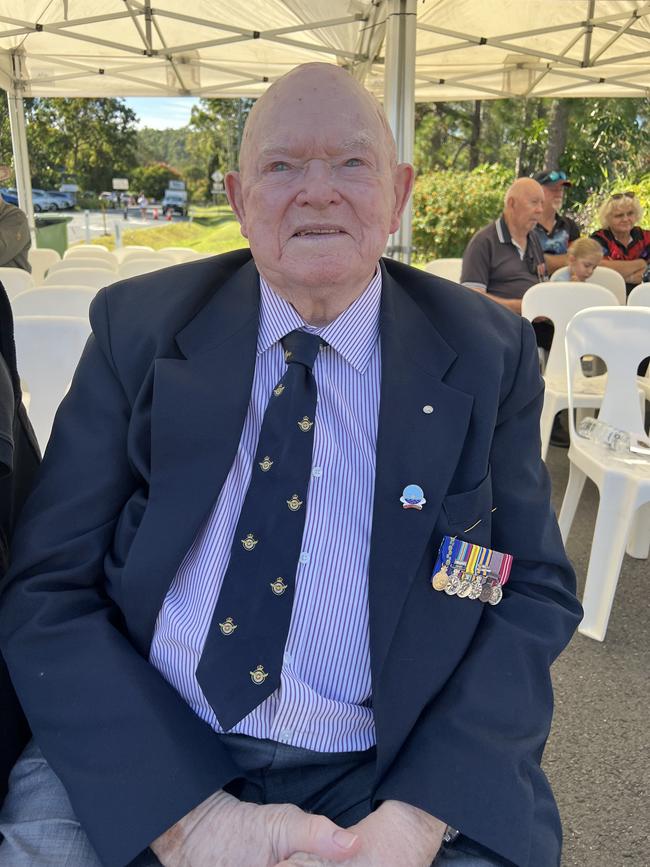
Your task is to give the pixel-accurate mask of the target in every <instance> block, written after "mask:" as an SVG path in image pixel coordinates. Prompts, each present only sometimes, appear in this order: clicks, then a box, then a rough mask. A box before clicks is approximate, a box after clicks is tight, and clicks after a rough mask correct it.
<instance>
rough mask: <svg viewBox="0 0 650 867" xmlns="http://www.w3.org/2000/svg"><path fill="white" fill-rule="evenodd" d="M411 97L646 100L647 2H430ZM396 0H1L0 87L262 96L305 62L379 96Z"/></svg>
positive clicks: (33, 91) (420, 26)
mask: <svg viewBox="0 0 650 867" xmlns="http://www.w3.org/2000/svg"><path fill="white" fill-rule="evenodd" d="M405 6H406V7H407V8H408V7H409V6H410V8H411V9H414V10H415V14H416V15H417V22H416V39H415V91H414V94H415V99H416V101H431V100H459V99H476V98H480V99H496V98H502V97H508V96H523V97H526V96H562V97H565V96H581V97H605V96H648V95H649V94H650V64H649V63H648V58H650V2H646V0H545V2H544V3H540V2H539V0H493V2H492V3H485V2H484V0H422V2H417V3H413V4H412V5H411V4H408V3H406V4H405ZM391 7H394V2H392V0H280V2H271V0H246V2H243V3H242V2H237V0H232V2H230V3H215V2H214V0H194V2H193V3H190V4H188V3H186V2H180V0H155V2H154V5H153V8H152V5H151V2H150V0H0V86H2V87H4V88H5V89H6V90H8V91H11V90H14V91H17V92H21V93H22V95H23V96H62V97H65V96H96V97H99V96H179V95H193V96H205V97H240V96H259V94H260V93H261V92H262V91H263V90H264V89H265V88H266V87H267V85H268V82H269V81H273V80H275V79H276V78H278V77H279V76H281V75H282V74H283V73H284V72H286V71H287V70H288V69H290V68H292V67H293V66H295V65H296V64H299V63H304V62H307V61H313V60H323V61H329V62H333V63H338V64H341V65H346V66H348V67H349V68H351V69H352V70H353V71H354V72H355V74H356V75H358V76H359V77H360V78H362V79H363V80H364V81H365V82H366V85H367V86H368V87H369V88H370V89H371V90H373V91H374V92H375V93H376V94H377V95H378V96H382V95H383V93H384V73H385V63H384V56H383V51H384V37H385V30H386V18H387V15H388V12H389V10H390V8H391Z"/></svg>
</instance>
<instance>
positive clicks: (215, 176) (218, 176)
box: [210, 169, 223, 184]
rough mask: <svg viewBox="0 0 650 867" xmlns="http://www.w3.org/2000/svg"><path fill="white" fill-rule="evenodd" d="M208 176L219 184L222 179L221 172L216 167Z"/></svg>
mask: <svg viewBox="0 0 650 867" xmlns="http://www.w3.org/2000/svg"><path fill="white" fill-rule="evenodd" d="M210 177H211V178H212V180H213V181H214V182H215V184H220V183H221V182H222V181H223V175H222V174H221V172H220V171H219V169H217V171H216V172H212V174H211V175H210Z"/></svg>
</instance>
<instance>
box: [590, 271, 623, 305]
mask: <svg viewBox="0 0 650 867" xmlns="http://www.w3.org/2000/svg"><path fill="white" fill-rule="evenodd" d="M589 282H590V283H596V284H597V285H598V286H604V287H605V288H606V289H611V291H612V292H613V293H614V295H616V297H617V298H618V303H619V304H625V300H626V291H625V280H624V279H623V277H622V276H621V275H620V274H619V273H618V271H613V270H612V269H611V268H604V267H603V266H602V265H599V266H598V267H597V268H594V272H593V274H592V275H591V277H590V278H589Z"/></svg>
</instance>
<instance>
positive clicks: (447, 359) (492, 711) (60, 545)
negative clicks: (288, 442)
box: [0, 251, 580, 867]
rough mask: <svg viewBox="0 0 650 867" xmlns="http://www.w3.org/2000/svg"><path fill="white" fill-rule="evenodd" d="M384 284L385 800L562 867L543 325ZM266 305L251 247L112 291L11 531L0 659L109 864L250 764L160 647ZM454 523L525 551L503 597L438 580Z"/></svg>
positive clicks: (558, 631)
mask: <svg viewBox="0 0 650 867" xmlns="http://www.w3.org/2000/svg"><path fill="white" fill-rule="evenodd" d="M382 271H383V294H382V306H381V326H380V328H381V354H382V384H381V404H380V413H379V430H378V441H377V473H376V481H375V499H374V514H373V530H372V541H371V558H370V578H369V596H370V598H369V605H370V647H371V663H372V683H373V709H374V713H375V720H376V729H377V768H376V780H375V786H374V791H373V798H374V800H375V802H380V801H382V800H385V799H388V798H395V799H398V800H402V801H406V802H409V803H411V804H414V805H416V806H419V807H422V808H424V809H425V810H428V811H429V812H430V813H432V814H433V815H435V816H437V817H439V818H441V819H443V820H444V821H446V822H448V823H450V824H451V825H453V826H454V827H457V828H460V829H462V831H463V832H464V833H465V834H467V835H468V836H469V837H471V838H473V839H475V840H478V841H480V842H481V843H483V844H484V845H486V846H488V847H489V848H490V849H493V850H494V851H495V852H498V853H499V854H501V855H502V856H504V857H505V858H508V859H510V860H511V861H512V862H514V863H515V864H517V865H521V867H550V865H553V864H558V863H559V857H560V856H559V852H560V840H561V829H560V822H559V817H558V814H557V809H556V806H555V803H554V800H553V796H552V794H551V791H550V788H549V786H548V783H547V781H546V778H545V777H544V774H543V773H542V771H541V769H540V764H539V763H540V759H541V756H542V750H543V747H544V743H545V740H546V737H547V735H548V731H549V725H550V720H551V711H552V694H551V682H550V676H549V665H550V663H551V662H552V661H553V659H554V658H555V657H556V655H557V654H558V653H559V652H560V651H561V650H562V648H563V647H564V646H565V645H566V643H567V641H568V640H569V638H570V636H571V634H572V632H573V630H574V628H575V627H576V625H577V623H578V621H579V619H580V607H579V605H578V603H577V601H576V599H575V596H574V589H575V587H574V576H573V573H572V570H571V567H570V565H569V563H568V561H567V559H566V557H565V553H564V549H563V546H562V543H561V540H560V536H559V532H558V529H557V525H556V521H555V517H554V515H553V513H552V511H551V507H550V504H549V480H548V476H547V473H546V470H545V468H544V465H543V464H542V462H541V460H540V439H539V413H540V407H541V403H542V392H543V385H542V380H541V378H540V376H539V372H538V362H537V352H536V348H535V340H534V336H533V332H532V329H531V328H530V326H529V324H528V323H526V322H525V321H523V320H522V319H521V318H520V317H517V316H515V315H513V314H512V313H510V312H509V311H507V310H504V309H503V308H501V307H499V306H498V305H496V304H494V303H493V302H492V301H490V300H489V299H485V298H484V297H481V296H480V295H479V294H477V293H475V292H472V291H470V290H466V289H463V288H462V287H459V286H457V285H455V284H452V283H449V282H448V281H445V280H441V279H438V278H436V277H432V276H431V275H429V274H426V273H425V272H423V271H418V270H415V269H412V268H409V267H407V266H404V265H401V264H398V263H395V262H392V261H390V260H386V261H384V262H383V263H382ZM258 311H259V285H258V274H257V271H256V269H255V265H254V263H253V261H252V259H251V258H250V253H249V251H237V252H234V253H229V254H226V255H223V256H218V257H215V258H213V259H208V260H203V261H198V262H193V263H188V264H185V265H180V266H177V267H173V268H169V269H166V270H163V271H157V272H155V273H153V274H148V275H146V276H142V277H138V278H135V279H132V280H128V281H124V282H122V283H117V284H115V285H113V286H110V287H108V288H107V289H105V290H102V291H101V292H100V293H99V295H98V296H97V298H96V300H95V301H94V303H93V306H92V310H91V320H92V325H93V336H92V337H91V338H90V340H89V342H88V345H87V347H86V349H85V352H84V354H83V357H82V359H81V362H80V364H79V367H78V369H77V372H76V374H75V377H74V380H73V383H72V387H71V389H70V391H69V393H68V395H67V397H66V398H65V400H64V401H63V404H62V406H61V408H60V410H59V413H58V415H57V418H56V422H55V425H54V431H53V434H52V438H51V440H50V444H49V446H48V449H47V452H46V455H45V459H44V462H43V466H42V470H41V474H40V480H39V483H38V485H37V487H36V490H35V492H34V493H33V495H32V497H31V499H30V501H29V502H28V504H27V506H26V508H25V510H24V512H23V516H22V520H21V524H20V527H19V529H18V531H17V534H16V538H15V548H14V551H15V554H14V556H15V560H14V564H13V568H12V570H11V573H10V575H9V577H8V580H7V582H6V583H5V591H4V596H3V599H2V605H1V606H0V635H1V641H2V649H3V651H4V653H5V655H6V659H7V661H8V664H9V666H10V669H11V672H12V676H13V678H14V682H15V684H16V688H17V690H18V693H19V696H20V698H21V700H22V702H23V706H24V708H25V710H26V712H27V715H28V718H29V720H30V723H31V725H32V728H33V730H34V732H35V734H36V737H37V739H38V741H39V743H40V745H41V747H42V749H43V752H44V753H45V756H46V757H47V758H48V760H49V761H50V763H51V764H52V766H53V768H54V770H55V771H56V772H57V774H58V775H59V776H60V778H61V780H62V781H63V783H64V785H65V786H66V788H67V790H68V793H69V795H70V799H71V801H72V805H73V807H74V809H75V811H76V813H77V815H78V817H79V819H80V820H81V822H82V824H83V825H84V827H85V828H86V830H87V832H88V834H89V836H90V838H91V840H92V842H93V844H94V846H95V847H96V849H97V851H98V853H99V855H100V857H101V859H102V861H103V862H104V863H105V864H106V865H108V867H120V865H123V864H125V863H126V862H128V861H129V860H130V859H132V858H133V857H135V855H136V854H137V853H138V852H139V851H140V850H142V849H144V848H145V847H146V846H147V845H148V844H149V842H150V841H151V840H153V839H154V838H155V837H157V836H158V835H159V834H160V833H162V831H164V830H165V829H166V828H168V827H169V826H170V825H172V824H173V823H174V822H175V821H176V820H177V819H178V818H180V817H181V816H182V815H184V814H185V813H187V812H188V811H189V810H190V809H191V808H192V807H194V806H195V805H196V804H198V803H199V802H200V801H202V800H203V799H204V798H206V797H207V796H208V795H210V794H211V793H212V792H214V791H215V790H216V789H218V788H219V787H221V786H222V785H224V784H226V783H227V782H228V781H230V780H231V779H233V778H234V777H236V776H237V773H238V772H237V768H236V767H235V766H234V765H233V763H232V761H231V759H230V758H229V756H228V755H227V753H226V752H225V750H224V748H223V747H222V746H221V744H220V742H219V740H218V738H217V737H215V735H214V732H213V731H212V729H210V728H209V726H207V725H206V724H205V723H204V722H202V721H201V720H200V719H198V718H197V717H196V716H195V714H194V713H193V712H192V711H191V710H190V708H189V707H188V706H187V705H186V704H185V702H184V701H183V700H182V699H181V698H180V696H179V695H178V694H177V693H176V692H175V690H174V689H173V688H172V687H170V686H169V685H168V684H167V683H166V681H165V680H164V679H163V678H162V677H161V676H160V675H159V673H158V672H157V671H156V670H155V669H154V668H153V667H152V666H151V665H150V664H149V662H148V661H147V657H148V649H149V645H150V642H151V638H152V633H153V629H154V625H155V621H156V616H157V614H158V611H159V609H160V606H161V603H162V600H163V598H164V596H165V593H166V592H167V589H168V587H169V585H170V582H171V581H172V579H173V577H174V575H175V573H176V570H177V567H178V565H179V563H180V562H181V560H182V558H183V556H184V555H185V553H186V552H187V550H188V548H189V546H190V544H191V542H192V540H193V539H194V536H195V534H196V532H197V530H198V529H199V528H200V526H201V524H202V522H203V521H204V519H205V517H206V516H207V514H208V512H209V510H210V509H211V507H212V506H213V504H214V501H215V499H216V496H217V494H218V492H219V490H220V489H221V486H222V484H223V482H224V480H225V478H226V475H227V473H228V470H229V468H230V466H231V464H232V461H233V458H234V455H235V451H236V449H237V446H238V443H239V438H240V433H241V429H242V425H243V421H244V417H245V414H246V411H247V408H248V403H249V396H250V389H251V382H252V377H253V371H254V364H255V354H256V341H257V328H258ZM427 404H429V405H431V406H432V407H433V412H432V413H424V412H423V407H424V406H425V405H427ZM409 483H416V484H419V485H420V486H421V487H422V488H423V489H424V492H425V496H426V499H427V503H426V506H425V507H424V508H423V509H422V511H417V510H404V509H403V508H402V505H401V503H400V495H401V493H402V490H403V488H404V487H405V485H407V484H409ZM469 528H472V529H469ZM445 533H453V534H458V535H460V536H461V537H462V538H465V539H467V540H468V541H471V542H477V543H479V544H481V545H488V546H490V547H492V548H495V549H497V550H499V551H505V552H508V553H510V554H512V555H513V556H514V564H513V568H512V573H511V577H510V582H509V584H508V585H507V589H506V592H505V595H504V599H503V601H502V602H501V603H500V604H499V605H497V606H494V607H492V606H489V605H484V604H483V603H481V602H478V601H472V600H469V599H461V598H458V597H455V596H448V595H447V594H445V593H438V592H436V591H434V590H433V589H432V587H431V583H430V577H431V571H432V566H433V563H434V560H435V556H436V553H437V550H438V548H439V545H440V542H441V539H442V536H443V534H445Z"/></svg>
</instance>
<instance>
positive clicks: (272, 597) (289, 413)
mask: <svg viewBox="0 0 650 867" xmlns="http://www.w3.org/2000/svg"><path fill="white" fill-rule="evenodd" d="M322 342H323V341H322V340H321V338H320V337H318V336H317V335H315V334H308V333H307V332H306V331H292V332H291V334H288V335H287V336H286V337H284V338H283V340H282V346H283V348H284V358H285V361H286V363H287V370H286V373H285V374H284V376H283V377H282V379H281V380H280V382H279V383H278V384H277V385H276V386H275V388H274V389H273V392H272V394H271V397H270V398H269V402H268V405H267V407H266V412H265V413H264V419H263V420H262V428H261V430H260V436H259V441H258V444H257V453H256V455H255V459H254V461H253V472H252V475H251V481H250V484H249V487H248V491H247V492H246V498H245V500H244V505H243V506H242V510H241V514H240V517H239V522H238V524H237V529H236V530H235V536H234V539H233V543H232V548H231V551H230V561H229V564H228V569H227V571H226V574H225V576H224V579H223V584H222V587H221V591H220V593H219V598H218V599H217V604H216V607H215V610H214V614H213V616H212V622H211V624H210V629H209V631H208V636H207V639H206V642H205V646H204V648H203V653H202V655H201V659H200V660H199V664H198V666H197V669H196V678H197V680H198V682H199V685H200V687H201V689H202V690H203V693H204V695H205V697H206V698H207V700H208V701H209V702H210V705H211V706H212V709H213V710H214V712H215V714H216V716H217V719H218V720H219V724H220V725H221V727H222V728H223V729H224V731H228V730H229V729H231V728H232V727H233V726H234V725H236V724H237V723H238V722H239V721H240V720H242V719H243V718H244V717H245V716H247V715H248V714H249V713H250V712H251V711H252V710H254V709H255V708H256V707H257V706H258V705H259V704H261V703H262V702H263V701H264V700H265V699H266V698H268V697H269V696H270V695H271V693H273V692H274V691H275V690H276V689H277V688H278V687H279V686H280V673H281V671H282V659H283V656H284V648H285V645H286V643H287V635H288V633H289V622H290V619H291V609H292V605H293V595H294V586H295V578H296V570H297V566H298V558H299V555H300V545H301V542H302V534H303V530H304V526H305V512H306V511H307V488H308V485H309V476H310V472H311V462H312V448H313V443H314V424H315V417H316V396H317V390H316V380H315V379H314V376H313V373H312V367H313V366H314V362H315V361H316V356H317V355H318V350H319V349H320V347H321V345H322Z"/></svg>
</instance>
